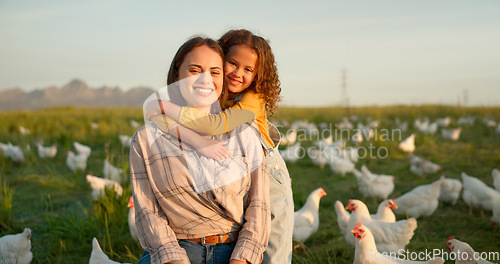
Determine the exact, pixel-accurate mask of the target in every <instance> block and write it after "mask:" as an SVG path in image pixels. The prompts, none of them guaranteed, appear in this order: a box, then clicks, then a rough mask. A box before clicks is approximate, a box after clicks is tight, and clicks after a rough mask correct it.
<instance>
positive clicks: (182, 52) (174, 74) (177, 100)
mask: <svg viewBox="0 0 500 264" xmlns="http://www.w3.org/2000/svg"><path fill="white" fill-rule="evenodd" d="M200 46H207V47H209V48H210V49H212V50H213V51H215V52H217V54H219V56H220V57H221V59H222V61H223V62H224V52H223V50H222V48H221V47H220V46H219V44H217V42H216V41H215V40H213V39H211V38H203V37H199V36H197V37H193V38H191V39H189V40H188V41H186V42H184V44H182V46H181V47H180V48H179V49H178V50H177V52H176V53H175V56H174V58H173V59H172V63H171V64H170V69H169V70H168V75H167V85H168V88H167V89H168V95H169V97H170V100H171V101H172V103H174V104H176V105H179V106H186V105H187V102H186V100H184V97H182V94H181V91H180V90H179V86H178V85H176V84H175V82H177V81H179V68H180V67H181V64H182V62H183V61H184V58H186V55H187V54H188V53H189V52H191V51H192V50H193V49H194V48H197V47H200ZM226 90H227V87H226V85H223V86H222V93H221V95H220V96H219V102H223V101H225V100H226V99H225V98H226V97H227V95H228V92H227V91H226ZM219 102H215V103H214V104H212V108H211V112H215V111H217V110H220V106H219V105H220V104H219Z"/></svg>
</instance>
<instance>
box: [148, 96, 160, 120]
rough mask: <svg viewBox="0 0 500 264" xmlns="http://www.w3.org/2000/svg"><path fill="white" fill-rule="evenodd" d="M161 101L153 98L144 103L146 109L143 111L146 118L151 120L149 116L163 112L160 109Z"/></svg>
mask: <svg viewBox="0 0 500 264" xmlns="http://www.w3.org/2000/svg"><path fill="white" fill-rule="evenodd" d="M161 103H162V101H161V100H154V101H151V102H149V103H148V104H147V105H146V109H144V111H146V119H147V120H151V117H153V116H157V115H161V114H164V113H163V112H162V111H161V110H162V109H163V107H162V106H161V105H160V104H161Z"/></svg>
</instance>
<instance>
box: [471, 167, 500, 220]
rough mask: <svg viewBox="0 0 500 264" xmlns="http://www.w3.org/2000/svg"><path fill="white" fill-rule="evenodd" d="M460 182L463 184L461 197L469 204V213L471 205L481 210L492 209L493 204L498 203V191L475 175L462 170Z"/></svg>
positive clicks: (499, 194)
mask: <svg viewBox="0 0 500 264" xmlns="http://www.w3.org/2000/svg"><path fill="white" fill-rule="evenodd" d="M462 182H463V185H464V191H463V193H462V198H463V200H464V202H465V203H466V204H467V205H468V206H469V214H471V213H472V207H479V208H480V209H481V212H482V209H485V210H488V211H492V210H493V206H494V205H495V204H498V203H500V193H499V192H497V191H496V190H494V189H493V188H491V187H489V186H488V185H486V184H485V183H484V182H482V181H481V180H479V179H477V178H476V177H472V176H469V175H467V174H466V173H465V172H462Z"/></svg>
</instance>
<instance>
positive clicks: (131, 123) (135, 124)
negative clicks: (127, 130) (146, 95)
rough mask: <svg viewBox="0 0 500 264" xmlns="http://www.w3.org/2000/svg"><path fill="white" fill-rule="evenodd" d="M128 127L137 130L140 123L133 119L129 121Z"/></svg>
mask: <svg viewBox="0 0 500 264" xmlns="http://www.w3.org/2000/svg"><path fill="white" fill-rule="evenodd" d="M130 126H131V127H133V128H138V127H140V126H141V123H139V122H137V121H135V120H134V119H130Z"/></svg>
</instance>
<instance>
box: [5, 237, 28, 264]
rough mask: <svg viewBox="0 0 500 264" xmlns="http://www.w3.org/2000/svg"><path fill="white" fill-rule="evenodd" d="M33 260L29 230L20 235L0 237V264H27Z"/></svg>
mask: <svg viewBox="0 0 500 264" xmlns="http://www.w3.org/2000/svg"><path fill="white" fill-rule="evenodd" d="M32 259H33V253H31V229H29V228H25V229H24V231H23V232H22V233H19V234H15V235H5V236H3V237H0V263H2V264H4V263H5V264H14V263H15V264H28V263H30V262H31V260H32Z"/></svg>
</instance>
